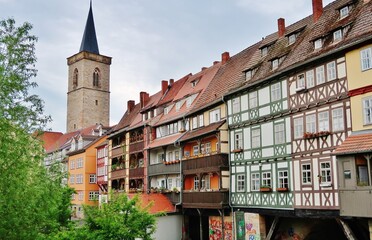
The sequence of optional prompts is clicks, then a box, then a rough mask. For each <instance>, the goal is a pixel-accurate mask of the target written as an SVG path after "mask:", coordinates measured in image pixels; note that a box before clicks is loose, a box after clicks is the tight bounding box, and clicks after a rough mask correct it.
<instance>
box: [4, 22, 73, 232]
mask: <svg viewBox="0 0 372 240" xmlns="http://www.w3.org/2000/svg"><path fill="white" fill-rule="evenodd" d="M31 29H32V26H31V24H29V23H24V24H23V25H21V26H18V27H17V26H16V25H15V21H14V19H7V20H1V21H0V173H1V175H0V193H1V194H0V216H1V221H0V236H1V239H41V238H44V237H45V236H47V235H48V234H49V233H51V232H54V231H57V230H58V229H59V228H60V226H61V223H60V220H62V219H65V218H66V217H65V215H66V214H65V213H62V212H61V208H62V207H63V206H65V204H64V203H63V199H64V198H66V194H64V193H65V192H66V191H67V192H68V191H69V190H68V189H66V188H64V187H62V186H61V178H62V176H60V174H58V172H52V171H53V170H47V169H46V168H45V167H44V165H43V159H44V150H43V147H42V144H41V142H40V141H39V140H38V138H37V136H35V135H32V134H30V133H32V132H34V130H36V129H39V130H40V129H43V128H45V126H46V124H47V122H49V121H50V117H49V116H44V115H43V108H44V107H43V101H42V100H41V99H40V98H39V97H38V96H37V95H32V94H30V89H31V88H34V87H36V86H37V84H36V83H35V82H32V78H34V77H35V76H36V73H37V70H36V69H35V63H36V56H35V42H36V41H37V38H36V37H35V36H33V35H31V34H30V30H31ZM39 132H40V131H39ZM63 209H66V207H64V208H63ZM62 211H65V210H62ZM62 222H63V221H62ZM63 224H66V223H63Z"/></svg>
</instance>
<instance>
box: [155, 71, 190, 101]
mask: <svg viewBox="0 0 372 240" xmlns="http://www.w3.org/2000/svg"><path fill="white" fill-rule="evenodd" d="M191 76H192V74H191V73H190V74H187V75H186V76H184V77H183V78H181V79H179V80H177V81H175V82H174V83H173V84H172V85H171V86H170V88H169V89H168V92H167V93H166V94H165V96H163V98H162V99H161V100H160V101H159V102H158V106H160V105H163V104H166V103H168V102H171V101H173V99H174V97H175V96H176V95H177V93H178V92H179V91H180V89H181V88H182V86H183V85H184V84H185V82H186V81H187V79H188V78H189V77H191Z"/></svg>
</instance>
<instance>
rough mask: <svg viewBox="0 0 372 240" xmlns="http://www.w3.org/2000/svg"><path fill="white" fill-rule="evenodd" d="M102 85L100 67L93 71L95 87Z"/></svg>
mask: <svg viewBox="0 0 372 240" xmlns="http://www.w3.org/2000/svg"><path fill="white" fill-rule="evenodd" d="M99 86H100V72H99V69H98V68H96V69H94V73H93V87H99Z"/></svg>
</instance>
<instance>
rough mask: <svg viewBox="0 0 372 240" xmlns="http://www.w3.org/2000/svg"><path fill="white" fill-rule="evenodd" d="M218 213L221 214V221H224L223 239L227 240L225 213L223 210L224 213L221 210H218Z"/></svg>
mask: <svg viewBox="0 0 372 240" xmlns="http://www.w3.org/2000/svg"><path fill="white" fill-rule="evenodd" d="M218 212H219V213H220V216H221V220H222V231H221V232H222V239H225V218H224V216H225V213H224V211H223V209H222V211H221V210H220V209H218Z"/></svg>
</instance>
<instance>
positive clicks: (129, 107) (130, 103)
mask: <svg viewBox="0 0 372 240" xmlns="http://www.w3.org/2000/svg"><path fill="white" fill-rule="evenodd" d="M133 108H134V101H133V100H129V101H128V102H127V111H128V112H129V113H130V112H132V111H133Z"/></svg>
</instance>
